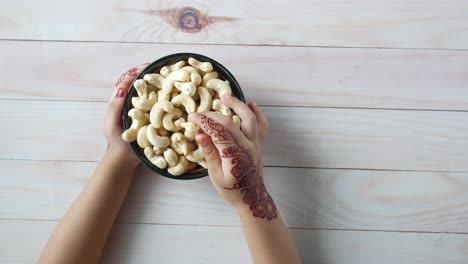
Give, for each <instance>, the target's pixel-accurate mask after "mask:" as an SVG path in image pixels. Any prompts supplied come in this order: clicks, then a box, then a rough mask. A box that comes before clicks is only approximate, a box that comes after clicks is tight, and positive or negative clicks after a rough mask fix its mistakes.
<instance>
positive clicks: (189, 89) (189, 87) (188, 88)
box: [174, 82, 197, 97]
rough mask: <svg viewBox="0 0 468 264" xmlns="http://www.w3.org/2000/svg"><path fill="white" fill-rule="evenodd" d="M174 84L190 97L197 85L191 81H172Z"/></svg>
mask: <svg viewBox="0 0 468 264" xmlns="http://www.w3.org/2000/svg"><path fill="white" fill-rule="evenodd" d="M174 86H175V87H176V88H177V89H178V90H179V91H180V92H181V93H182V94H185V95H187V96H190V97H192V96H193V95H194V94H195V92H196V91H197V86H196V85H195V83H193V82H185V83H183V82H174Z"/></svg>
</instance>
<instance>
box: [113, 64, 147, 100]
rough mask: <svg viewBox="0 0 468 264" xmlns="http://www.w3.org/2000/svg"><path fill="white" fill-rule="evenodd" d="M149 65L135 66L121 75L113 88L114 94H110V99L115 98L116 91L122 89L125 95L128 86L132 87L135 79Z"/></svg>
mask: <svg viewBox="0 0 468 264" xmlns="http://www.w3.org/2000/svg"><path fill="white" fill-rule="evenodd" d="M148 65H149V63H144V64H141V65H138V66H135V67H133V68H131V69H130V70H128V71H127V72H125V73H124V74H122V75H121V76H120V78H119V79H118V80H117V82H116V83H115V86H114V92H113V93H112V96H111V98H113V97H115V96H116V94H117V90H118V89H124V90H125V93H127V92H128V89H130V86H131V85H132V83H133V81H134V80H135V78H136V77H137V76H138V75H139V74H140V73H141V72H142V71H143V70H144V69H145V68H146V67H147V66H148Z"/></svg>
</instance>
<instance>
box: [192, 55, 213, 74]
mask: <svg viewBox="0 0 468 264" xmlns="http://www.w3.org/2000/svg"><path fill="white" fill-rule="evenodd" d="M188 63H189V64H190V65H192V66H193V67H195V68H197V69H199V70H201V71H202V72H211V71H213V65H211V63H209V62H201V61H199V60H197V59H194V58H189V59H188Z"/></svg>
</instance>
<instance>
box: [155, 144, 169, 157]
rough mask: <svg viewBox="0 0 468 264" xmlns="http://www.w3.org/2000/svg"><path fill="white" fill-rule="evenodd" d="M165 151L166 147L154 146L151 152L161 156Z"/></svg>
mask: <svg viewBox="0 0 468 264" xmlns="http://www.w3.org/2000/svg"><path fill="white" fill-rule="evenodd" d="M166 149H167V147H163V148H160V147H156V146H154V147H153V152H154V154H156V155H162V154H163V153H164V151H166Z"/></svg>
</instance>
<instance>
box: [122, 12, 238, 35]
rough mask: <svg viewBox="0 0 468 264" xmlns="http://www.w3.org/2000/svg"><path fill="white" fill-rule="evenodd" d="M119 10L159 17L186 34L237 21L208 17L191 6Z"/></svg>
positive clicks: (223, 17) (228, 18)
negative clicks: (211, 25) (209, 26)
mask: <svg viewBox="0 0 468 264" xmlns="http://www.w3.org/2000/svg"><path fill="white" fill-rule="evenodd" d="M119 10H122V11H127V12H136V13H141V14H144V15H156V16H159V17H161V18H162V19H164V20H165V21H166V22H167V23H168V24H169V25H171V26H173V27H174V28H175V29H177V30H180V31H182V32H186V33H198V32H200V31H202V30H203V29H205V28H206V27H207V26H208V25H210V24H213V23H219V22H230V21H235V20H237V18H233V17H225V16H209V15H207V14H203V13H202V12H200V10H198V9H196V8H194V7H191V6H184V7H180V8H172V9H165V10H135V9H122V8H121V9H119Z"/></svg>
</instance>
